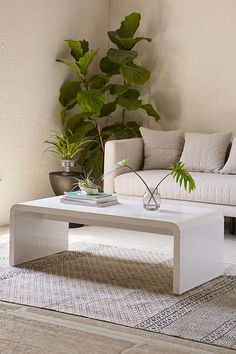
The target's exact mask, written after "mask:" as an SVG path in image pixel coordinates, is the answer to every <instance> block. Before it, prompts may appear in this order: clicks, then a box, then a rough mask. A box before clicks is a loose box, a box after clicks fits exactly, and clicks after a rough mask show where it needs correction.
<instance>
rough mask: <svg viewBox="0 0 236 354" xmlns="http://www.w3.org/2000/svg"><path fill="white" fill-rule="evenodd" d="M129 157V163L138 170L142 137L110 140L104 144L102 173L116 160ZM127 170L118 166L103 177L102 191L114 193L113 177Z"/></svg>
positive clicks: (108, 169) (141, 151) (110, 167)
mask: <svg viewBox="0 0 236 354" xmlns="http://www.w3.org/2000/svg"><path fill="white" fill-rule="evenodd" d="M123 159H129V165H130V167H132V168H133V169H134V170H136V171H138V170H140V169H141V168H142V165H143V140H142V138H133V139H122V140H110V141H108V142H107V143H106V145H105V156H104V174H106V173H107V172H109V171H110V170H111V169H112V167H113V166H114V165H115V163H116V162H118V161H120V160H123ZM127 172H129V170H128V169H126V168H120V169H118V170H116V171H114V172H112V173H110V174H109V175H108V176H105V178H104V192H107V193H114V191H115V190H114V179H115V177H116V176H118V175H121V174H123V173H127Z"/></svg>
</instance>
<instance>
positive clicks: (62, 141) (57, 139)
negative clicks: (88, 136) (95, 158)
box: [45, 131, 87, 160]
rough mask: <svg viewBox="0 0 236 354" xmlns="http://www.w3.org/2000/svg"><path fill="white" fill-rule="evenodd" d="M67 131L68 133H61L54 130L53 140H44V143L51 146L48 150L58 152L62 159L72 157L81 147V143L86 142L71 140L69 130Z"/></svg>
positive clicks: (84, 142)
mask: <svg viewBox="0 0 236 354" xmlns="http://www.w3.org/2000/svg"><path fill="white" fill-rule="evenodd" d="M68 133H69V135H63V134H59V133H56V132H55V134H54V139H53V140H45V143H46V144H49V145H51V147H52V148H51V149H48V150H49V151H52V152H55V153H57V154H59V155H60V157H61V159H63V160H70V159H72V158H73V157H74V156H75V155H77V154H78V153H79V152H80V151H81V150H82V149H83V145H84V144H86V143H87V141H77V142H72V141H71V137H72V133H71V132H70V131H69V132H68Z"/></svg>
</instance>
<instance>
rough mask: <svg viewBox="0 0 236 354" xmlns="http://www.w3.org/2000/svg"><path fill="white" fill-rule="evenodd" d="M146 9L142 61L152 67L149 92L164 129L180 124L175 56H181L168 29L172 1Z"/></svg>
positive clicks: (176, 61)
mask: <svg viewBox="0 0 236 354" xmlns="http://www.w3.org/2000/svg"><path fill="white" fill-rule="evenodd" d="M151 10H152V9H150V10H149V11H145V14H144V16H143V17H144V21H145V23H146V24H147V27H146V34H147V35H148V36H150V37H151V38H152V42H151V44H150V45H149V47H148V50H143V53H144V54H143V56H142V60H143V63H147V64H146V65H147V66H148V68H149V69H150V70H151V80H150V83H149V87H148V96H149V98H148V99H149V100H150V102H152V103H153V104H154V105H155V106H156V107H157V109H158V110H159V112H160V113H161V115H162V117H163V118H164V119H162V120H161V121H160V124H161V126H162V128H163V129H164V130H169V129H177V128H179V117H180V114H181V100H180V96H179V89H178V84H177V80H178V77H177V72H178V67H177V64H178V60H181V58H180V56H179V53H178V48H177V47H176V46H175V42H174V38H173V37H172V36H171V33H170V32H168V30H169V27H170V25H171V27H172V28H173V24H172V23H171V19H170V17H171V12H172V3H171V2H169V1H161V2H159V4H158V8H157V10H156V12H155V13H153V11H151Z"/></svg>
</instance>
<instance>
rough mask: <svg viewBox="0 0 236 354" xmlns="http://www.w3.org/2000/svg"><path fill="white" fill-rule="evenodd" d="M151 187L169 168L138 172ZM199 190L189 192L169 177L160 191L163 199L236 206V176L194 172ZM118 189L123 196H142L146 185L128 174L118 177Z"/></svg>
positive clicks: (192, 173)
mask: <svg viewBox="0 0 236 354" xmlns="http://www.w3.org/2000/svg"><path fill="white" fill-rule="evenodd" d="M138 173H139V174H140V175H141V176H142V177H143V179H144V180H145V181H146V182H147V184H148V186H150V187H155V186H156V185H157V183H158V181H160V180H161V178H163V177H164V176H165V175H166V174H167V173H168V171H167V170H150V171H147V170H145V171H138ZM191 175H192V176H193V178H194V180H195V183H196V189H195V190H194V191H193V192H191V193H188V192H186V191H185V190H184V188H180V186H179V185H178V184H177V183H176V182H175V181H174V180H173V178H172V177H171V176H169V177H168V178H167V179H166V180H165V181H164V182H163V183H162V184H161V185H160V189H159V192H160V194H161V196H162V198H167V199H181V200H189V201H194V202H206V203H214V204H225V205H235V206H236V177H235V176H233V175H222V174H219V175H218V174H217V175H216V174H214V173H201V172H191ZM114 183H115V192H116V193H118V194H122V195H133V196H137V197H140V196H142V195H143V194H144V192H145V186H144V184H143V183H142V182H141V181H140V179H139V178H138V177H137V176H136V175H135V174H134V173H132V172H131V173H126V174H122V175H119V176H118V177H116V178H115V181H114Z"/></svg>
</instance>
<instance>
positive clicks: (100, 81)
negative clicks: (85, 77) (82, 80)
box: [89, 74, 110, 89]
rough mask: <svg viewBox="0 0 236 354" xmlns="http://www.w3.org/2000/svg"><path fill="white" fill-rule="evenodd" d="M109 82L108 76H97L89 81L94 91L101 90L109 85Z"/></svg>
mask: <svg viewBox="0 0 236 354" xmlns="http://www.w3.org/2000/svg"><path fill="white" fill-rule="evenodd" d="M109 80H110V77H109V76H108V75H107V74H97V75H93V76H92V77H91V78H90V79H89V83H91V88H92V89H101V88H103V87H104V86H105V85H106V84H107V83H108V81H109Z"/></svg>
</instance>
